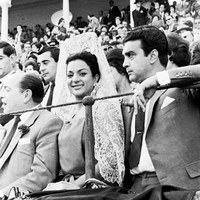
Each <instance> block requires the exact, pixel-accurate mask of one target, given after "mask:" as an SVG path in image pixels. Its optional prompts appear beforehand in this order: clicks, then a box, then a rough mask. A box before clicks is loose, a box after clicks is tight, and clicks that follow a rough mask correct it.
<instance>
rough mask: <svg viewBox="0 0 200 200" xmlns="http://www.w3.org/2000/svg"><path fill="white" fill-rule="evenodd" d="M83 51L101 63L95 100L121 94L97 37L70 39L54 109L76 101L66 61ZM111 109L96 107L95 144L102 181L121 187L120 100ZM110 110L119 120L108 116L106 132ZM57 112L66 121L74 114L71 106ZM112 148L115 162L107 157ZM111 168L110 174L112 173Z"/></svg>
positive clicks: (62, 48)
mask: <svg viewBox="0 0 200 200" xmlns="http://www.w3.org/2000/svg"><path fill="white" fill-rule="evenodd" d="M82 51H89V52H91V53H92V54H94V55H96V57H97V60H98V64H99V68H100V74H101V78H100V80H99V82H98V89H97V90H96V92H95V96H94V97H103V96H110V95H115V94H117V92H116V89H115V85H114V80H113V77H112V75H111V73H110V68H109V65H108V62H107V60H106V56H105V54H104V52H103V50H102V48H101V45H100V43H99V41H98V38H97V36H96V34H95V33H92V32H90V33H84V34H81V35H78V36H74V37H73V38H69V39H66V40H65V41H64V42H63V43H62V44H61V46H60V56H59V62H58V68H57V74H56V81H55V85H56V86H55V90H54V94H55V95H54V99H53V105H57V104H61V103H67V102H73V101H75V99H74V97H73V95H71V94H70V92H69V89H68V86H67V82H66V78H67V77H66V67H67V66H66V60H67V58H68V57H69V55H71V54H75V53H79V52H82ZM98 102H100V101H98ZM110 103H111V104H110ZM98 105H99V106H98ZM107 105H108V104H107ZM107 105H106V104H105V106H104V102H102V101H101V102H100V103H99V104H98V103H96V102H95V104H94V106H93V113H95V112H98V114H97V113H96V115H95V114H93V118H94V132H95V141H98V142H95V158H96V159H97V160H98V163H99V168H100V173H101V175H102V177H103V178H104V179H105V180H107V181H109V182H118V183H119V184H121V183H122V179H123V174H124V141H123V140H124V131H123V123H122V117H121V110H120V105H119V101H118V100H117V99H111V100H109V108H108V107H107V108H106V106H107ZM100 106H104V108H103V107H100ZM107 109H113V113H114V115H116V116H113V113H112V116H109V114H106V115H107V116H108V120H107V122H106V123H107V124H109V126H110V127H104V128H103V127H102V126H103V125H102V124H101V123H105V121H104V122H103V119H102V118H101V117H104V118H105V116H104V115H105V113H103V116H102V114H101V112H106V111H107ZM53 112H55V114H57V115H58V116H59V117H60V118H61V119H63V120H64V121H65V120H66V119H67V118H68V116H67V115H68V114H69V113H70V106H65V107H60V108H56V109H53ZM95 117H96V118H95ZM104 126H105V125H104ZM101 127H102V128H101ZM109 128H110V130H109ZM102 139H103V140H102ZM106 140H107V141H108V140H109V141H111V143H112V144H111V145H110V144H109V143H108V142H104V141H106ZM108 146H109V150H110V153H111V154H112V155H109V156H111V157H112V159H110V158H106V157H105V155H104V154H105V153H106V152H107V151H108ZM97 154H98V155H97ZM109 159H110V160H109ZM113 160H115V161H116V163H115V164H116V165H117V167H116V168H115V170H116V172H113V171H114V170H113V169H111V168H112V167H111V165H112V164H110V162H113ZM109 168H110V170H108V169H109ZM109 173H111V174H113V176H112V177H110V174H109Z"/></svg>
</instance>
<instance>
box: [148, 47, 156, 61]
mask: <svg viewBox="0 0 200 200" xmlns="http://www.w3.org/2000/svg"><path fill="white" fill-rule="evenodd" d="M149 59H150V64H154V63H155V62H156V61H157V60H158V51H157V50H156V49H153V50H152V51H151V52H150V54H149Z"/></svg>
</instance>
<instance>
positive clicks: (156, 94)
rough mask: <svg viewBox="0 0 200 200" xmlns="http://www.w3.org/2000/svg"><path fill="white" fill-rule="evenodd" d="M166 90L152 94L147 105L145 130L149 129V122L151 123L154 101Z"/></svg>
mask: <svg viewBox="0 0 200 200" xmlns="http://www.w3.org/2000/svg"><path fill="white" fill-rule="evenodd" d="M165 91H166V90H157V91H156V93H155V94H154V96H153V97H152V98H151V101H150V104H149V109H148V115H147V119H146V120H147V121H146V130H147V129H148V127H149V124H150V121H151V117H152V113H153V108H154V105H155V103H156V101H157V100H158V98H159V97H160V96H161V95H162V94H163V93H164V92H165Z"/></svg>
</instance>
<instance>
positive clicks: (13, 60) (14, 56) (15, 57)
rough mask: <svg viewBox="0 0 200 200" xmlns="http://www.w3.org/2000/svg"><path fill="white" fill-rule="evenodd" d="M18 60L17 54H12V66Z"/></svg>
mask: <svg viewBox="0 0 200 200" xmlns="http://www.w3.org/2000/svg"><path fill="white" fill-rule="evenodd" d="M16 61H17V55H15V54H12V55H10V64H11V66H12V67H14V66H15V63H16Z"/></svg>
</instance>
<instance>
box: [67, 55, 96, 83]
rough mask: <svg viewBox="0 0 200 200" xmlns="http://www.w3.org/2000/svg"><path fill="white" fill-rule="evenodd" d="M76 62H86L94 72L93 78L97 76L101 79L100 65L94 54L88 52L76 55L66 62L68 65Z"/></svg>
mask: <svg viewBox="0 0 200 200" xmlns="http://www.w3.org/2000/svg"><path fill="white" fill-rule="evenodd" d="M74 60H82V61H83V62H85V63H86V64H87V65H88V66H89V68H90V70H91V72H92V76H93V77H95V75H99V79H100V70H99V64H98V61H97V57H96V56H95V55H94V54H91V53H90V52H87V51H83V52H81V53H77V54H74V55H72V56H70V57H69V58H68V59H67V61H66V63H67V65H68V64H69V63H70V62H71V61H74Z"/></svg>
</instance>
